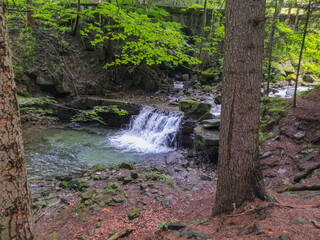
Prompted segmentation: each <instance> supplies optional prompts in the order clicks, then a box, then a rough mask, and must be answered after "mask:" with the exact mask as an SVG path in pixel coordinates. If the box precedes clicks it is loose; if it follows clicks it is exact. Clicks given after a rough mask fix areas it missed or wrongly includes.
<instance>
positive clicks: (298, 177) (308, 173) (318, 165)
mask: <svg viewBox="0 0 320 240" xmlns="http://www.w3.org/2000/svg"><path fill="white" fill-rule="evenodd" d="M319 168H320V164H317V165H315V166H313V167H311V168H309V169H308V170H307V171H306V172H304V173H303V174H301V175H299V176H296V177H295V178H294V181H295V182H299V181H300V180H301V179H304V178H306V177H307V176H308V175H310V174H311V173H312V172H313V171H314V170H316V169H319ZM304 190H320V188H319V189H304ZM290 191H292V190H290ZM296 191H300V190H296Z"/></svg>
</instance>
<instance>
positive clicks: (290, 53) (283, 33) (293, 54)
mask: <svg viewBox="0 0 320 240" xmlns="http://www.w3.org/2000/svg"><path fill="white" fill-rule="evenodd" d="M277 28H278V32H277V33H276V35H275V37H276V44H275V46H274V55H275V56H277V58H278V60H279V61H285V60H291V62H293V64H294V65H297V64H298V60H299V54H300V48H301V44H302V30H303V29H302V26H301V27H300V28H299V29H298V30H297V31H294V30H292V29H291V28H290V27H289V26H287V25H285V23H278V25H277ZM319 49H320V30H318V29H313V30H309V31H308V34H307V36H306V41H305V48H304V52H303V62H302V64H301V68H302V73H311V74H313V75H315V76H317V77H318V78H319V77H320V54H319Z"/></svg>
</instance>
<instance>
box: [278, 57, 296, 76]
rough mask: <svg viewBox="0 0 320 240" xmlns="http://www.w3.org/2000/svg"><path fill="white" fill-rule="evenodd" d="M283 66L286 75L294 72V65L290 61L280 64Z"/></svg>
mask: <svg viewBox="0 0 320 240" xmlns="http://www.w3.org/2000/svg"><path fill="white" fill-rule="evenodd" d="M281 65H282V67H283V70H284V71H285V73H286V75H289V74H292V73H295V70H294V67H293V66H292V63H291V61H289V60H288V61H286V62H284V63H282V64H281Z"/></svg>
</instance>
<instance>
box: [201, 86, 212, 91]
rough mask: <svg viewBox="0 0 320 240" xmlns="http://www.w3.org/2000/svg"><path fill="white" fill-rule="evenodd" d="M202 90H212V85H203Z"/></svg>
mask: <svg viewBox="0 0 320 240" xmlns="http://www.w3.org/2000/svg"><path fill="white" fill-rule="evenodd" d="M202 90H203V91H204V92H211V91H212V87H211V86H205V87H204V88H203V89H202Z"/></svg>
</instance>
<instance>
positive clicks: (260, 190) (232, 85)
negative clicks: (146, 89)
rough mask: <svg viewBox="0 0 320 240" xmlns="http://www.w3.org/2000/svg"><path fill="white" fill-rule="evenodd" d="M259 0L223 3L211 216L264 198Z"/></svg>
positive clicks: (261, 8) (262, 14) (262, 18)
mask: <svg viewBox="0 0 320 240" xmlns="http://www.w3.org/2000/svg"><path fill="white" fill-rule="evenodd" d="M264 21H265V1H264V0H242V1H237V0H229V1H227V2H226V35H225V36H226V39H225V50H224V82H223V89H222V116H221V127H220V147H219V161H218V184H217V192H216V200H215V203H214V207H213V212H212V214H213V215H218V214H221V213H224V212H229V211H232V210H233V209H234V207H239V206H240V205H241V204H242V203H243V202H244V201H246V200H253V199H254V198H255V197H258V198H260V199H263V200H265V199H266V198H267V197H266V196H267V195H266V191H265V187H264V182H263V177H262V172H261V167H260V161H259V151H258V150H259V141H258V132H259V118H260V114H259V113H260V96H261V92H260V87H261V81H262V59H263V39H264Z"/></svg>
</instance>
